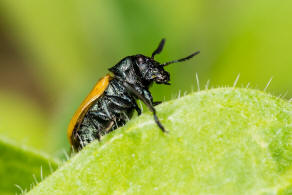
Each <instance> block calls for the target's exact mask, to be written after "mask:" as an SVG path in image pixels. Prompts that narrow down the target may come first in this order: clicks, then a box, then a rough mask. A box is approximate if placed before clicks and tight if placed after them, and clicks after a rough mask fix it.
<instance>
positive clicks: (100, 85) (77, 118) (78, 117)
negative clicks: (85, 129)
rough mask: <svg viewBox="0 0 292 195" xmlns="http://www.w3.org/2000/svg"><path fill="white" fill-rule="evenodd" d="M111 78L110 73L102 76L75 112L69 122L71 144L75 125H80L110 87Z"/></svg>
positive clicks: (68, 132)
mask: <svg viewBox="0 0 292 195" xmlns="http://www.w3.org/2000/svg"><path fill="white" fill-rule="evenodd" d="M111 79H112V77H111V76H110V75H109V74H107V75H106V76H105V77H103V78H101V79H100V80H99V81H98V82H97V83H96V85H95V86H94V88H93V89H92V90H91V92H90V93H89V94H88V96H87V97H86V98H85V99H84V100H83V102H82V103H81V105H80V106H79V108H78V110H77V111H76V112H75V114H74V116H73V118H72V119H71V121H70V123H69V127H68V131H67V136H68V139H69V141H70V143H71V144H72V140H71V136H72V133H73V130H74V127H75V126H76V125H80V124H79V123H80V122H82V120H83V118H84V116H85V114H86V112H87V111H88V109H89V108H90V106H91V105H92V104H93V103H94V101H95V100H97V99H98V98H99V97H100V96H101V95H102V94H103V92H104V91H105V90H106V88H107V87H108V85H109V82H110V80H111Z"/></svg>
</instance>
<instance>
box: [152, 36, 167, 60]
mask: <svg viewBox="0 0 292 195" xmlns="http://www.w3.org/2000/svg"><path fill="white" fill-rule="evenodd" d="M164 43H165V39H162V40H161V41H160V43H159V45H158V47H157V49H156V50H155V51H153V53H152V55H151V58H152V59H154V56H155V55H156V54H160V52H161V51H162V49H163V46H164Z"/></svg>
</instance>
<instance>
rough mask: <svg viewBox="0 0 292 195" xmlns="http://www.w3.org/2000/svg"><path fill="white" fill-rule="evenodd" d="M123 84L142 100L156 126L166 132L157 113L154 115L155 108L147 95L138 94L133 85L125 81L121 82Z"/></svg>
mask: <svg viewBox="0 0 292 195" xmlns="http://www.w3.org/2000/svg"><path fill="white" fill-rule="evenodd" d="M123 85H124V86H125V88H126V89H127V90H129V91H130V92H131V93H132V94H134V95H135V96H136V97H137V98H139V99H140V100H142V101H143V103H144V104H145V105H146V106H147V107H148V108H149V110H150V111H151V112H152V113H153V116H154V120H155V122H156V124H157V125H158V127H159V128H160V129H161V130H162V131H163V132H167V131H166V130H165V128H164V127H163V125H162V124H161V123H160V121H159V119H158V117H157V115H156V110H155V108H154V107H153V105H152V102H151V100H149V97H148V98H147V97H145V96H144V95H142V94H140V93H139V92H138V91H137V90H136V89H135V88H134V87H132V86H131V84H129V83H127V82H125V81H124V82H123Z"/></svg>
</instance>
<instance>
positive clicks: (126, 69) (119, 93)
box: [67, 39, 199, 151]
mask: <svg viewBox="0 0 292 195" xmlns="http://www.w3.org/2000/svg"><path fill="white" fill-rule="evenodd" d="M164 43H165V39H162V40H161V42H160V44H159V46H158V48H157V49H156V50H155V51H154V52H153V53H152V55H151V57H147V56H144V55H141V54H138V55H133V56H127V57H125V58H123V59H122V60H121V61H120V62H119V63H117V64H116V65H115V66H113V67H111V68H110V69H109V71H110V74H107V75H106V76H105V77H103V78H101V79H100V80H99V81H98V82H97V83H96V85H95V86H94V88H93V89H92V91H91V92H90V93H89V94H88V96H87V97H86V98H85V100H84V101H83V102H82V104H81V105H80V107H79V108H78V110H77V111H76V113H75V114H74V116H73V118H72V120H71V121H70V124H69V127H68V132H67V135H68V139H69V141H70V144H71V145H72V147H73V149H74V150H77V151H79V150H80V149H82V148H83V147H84V146H85V145H87V144H89V143H90V142H92V141H93V140H95V139H98V140H100V138H101V137H102V136H103V135H105V134H107V133H109V132H111V131H113V130H115V129H117V128H118V127H120V126H123V125H124V124H125V123H126V122H127V121H128V120H129V119H130V118H131V117H132V115H133V111H134V110H136V111H137V113H138V115H140V114H141V110H140V108H139V107H138V105H137V103H136V100H137V99H140V100H141V101H142V102H143V103H144V104H145V105H146V106H147V107H148V108H149V109H150V111H151V112H152V113H153V116H154V120H155V122H156V124H157V125H158V127H159V128H160V129H161V130H162V131H163V132H166V130H165V128H164V127H163V125H162V124H161V123H160V121H159V119H158V117H157V115H156V110H155V108H154V106H155V105H157V104H159V103H161V102H153V98H152V95H151V93H150V92H149V90H148V89H149V87H150V86H151V84H152V83H153V82H155V83H157V84H165V85H170V83H169V80H170V78H169V76H170V75H169V73H168V72H167V71H165V70H164V67H165V66H167V65H169V64H172V63H176V62H182V61H185V60H188V59H191V58H192V57H194V56H195V55H197V54H199V51H197V52H195V53H193V54H191V55H189V56H187V57H185V58H181V59H178V60H173V61H169V62H166V63H162V64H160V63H159V62H157V61H155V60H154V57H155V55H156V54H159V53H160V52H161V51H162V49H163V46H164Z"/></svg>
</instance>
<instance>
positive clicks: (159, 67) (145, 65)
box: [132, 39, 200, 85]
mask: <svg viewBox="0 0 292 195" xmlns="http://www.w3.org/2000/svg"><path fill="white" fill-rule="evenodd" d="M164 43H165V39H162V40H161V42H160V43H159V45H158V47H157V49H156V50H154V52H153V53H152V55H151V57H147V56H144V55H141V54H139V55H135V56H132V57H133V61H134V63H135V64H136V65H137V67H138V68H139V72H140V73H141V76H142V78H143V79H144V80H146V81H147V82H150V83H151V82H153V81H154V82H155V83H157V84H166V85H169V84H170V83H169V80H170V74H169V72H167V71H165V70H164V67H165V66H167V65H169V64H173V63H176V62H182V61H185V60H189V59H191V58H192V57H194V56H195V55H197V54H199V53H200V52H199V51H197V52H195V53H193V54H191V55H189V56H187V57H185V58H181V59H178V60H173V61H169V62H165V63H162V64H161V63H159V62H157V61H155V60H154V57H155V55H156V54H159V53H160V52H161V51H162V49H163V46H164Z"/></svg>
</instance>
